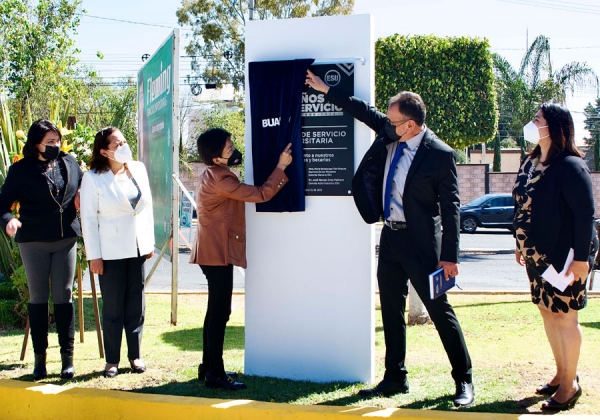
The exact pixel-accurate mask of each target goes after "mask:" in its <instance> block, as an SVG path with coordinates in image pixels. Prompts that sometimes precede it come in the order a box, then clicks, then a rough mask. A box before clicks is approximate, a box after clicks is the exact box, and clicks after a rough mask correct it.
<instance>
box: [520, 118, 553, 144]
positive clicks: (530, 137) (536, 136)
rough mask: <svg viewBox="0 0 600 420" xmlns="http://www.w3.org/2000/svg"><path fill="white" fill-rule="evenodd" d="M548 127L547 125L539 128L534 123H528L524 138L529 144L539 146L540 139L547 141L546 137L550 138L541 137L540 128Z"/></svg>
mask: <svg viewBox="0 0 600 420" xmlns="http://www.w3.org/2000/svg"><path fill="white" fill-rule="evenodd" d="M546 127H548V126H547V125H545V126H543V127H538V126H537V125H535V124H534V123H533V121H529V122H528V123H527V125H525V127H523V137H524V138H525V140H527V141H528V142H529V143H532V144H538V143H539V141H540V139H545V138H546V137H550V136H544V137H540V128H546Z"/></svg>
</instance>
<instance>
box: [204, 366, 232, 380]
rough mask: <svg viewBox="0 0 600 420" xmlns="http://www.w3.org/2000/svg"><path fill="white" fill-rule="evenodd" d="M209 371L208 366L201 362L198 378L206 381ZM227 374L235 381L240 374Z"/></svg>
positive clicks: (226, 373)
mask: <svg viewBox="0 0 600 420" xmlns="http://www.w3.org/2000/svg"><path fill="white" fill-rule="evenodd" d="M207 372H208V368H207V367H206V366H205V365H203V364H202V363H200V365H198V380H199V381H204V380H205V379H206V373H207ZM225 375H227V376H229V377H230V378H231V379H233V380H234V381H235V380H236V379H237V378H238V374H237V373H236V372H225Z"/></svg>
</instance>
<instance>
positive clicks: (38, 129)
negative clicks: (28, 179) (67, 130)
mask: <svg viewBox="0 0 600 420" xmlns="http://www.w3.org/2000/svg"><path fill="white" fill-rule="evenodd" d="M49 131H54V132H55V133H56V134H58V138H59V140H60V141H61V142H62V134H60V130H59V129H58V127H57V126H55V125H54V124H53V123H52V122H51V121H48V120H44V119H40V120H37V121H35V122H34V123H33V124H31V127H29V131H28V132H27V141H26V142H25V146H23V156H24V157H32V158H34V159H37V158H38V156H39V155H40V151H39V150H38V148H37V145H38V144H40V143H41V142H42V140H43V139H44V136H45V135H46V133H48V132H49Z"/></svg>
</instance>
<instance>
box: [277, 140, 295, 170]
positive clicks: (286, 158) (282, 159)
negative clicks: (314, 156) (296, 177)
mask: <svg viewBox="0 0 600 420" xmlns="http://www.w3.org/2000/svg"><path fill="white" fill-rule="evenodd" d="M290 163H292V143H288V145H287V146H286V147H285V149H284V150H283V152H281V155H279V163H278V164H277V167H278V168H279V169H281V170H282V171H285V168H287V167H288V165H289V164H290Z"/></svg>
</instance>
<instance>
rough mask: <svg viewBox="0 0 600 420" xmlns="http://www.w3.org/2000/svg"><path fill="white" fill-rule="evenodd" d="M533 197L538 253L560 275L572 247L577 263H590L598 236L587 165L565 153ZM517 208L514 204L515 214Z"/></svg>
mask: <svg viewBox="0 0 600 420" xmlns="http://www.w3.org/2000/svg"><path fill="white" fill-rule="evenodd" d="M524 164H527V161H526V162H525V163H524ZM513 194H514V193H513ZM530 196H531V230H530V232H529V239H530V240H531V243H532V244H534V245H535V247H536V249H537V250H538V252H539V253H540V254H543V255H545V256H546V260H547V261H548V263H550V264H552V265H553V266H554V268H555V269H556V270H557V271H559V272H560V271H562V269H563V267H564V265H565V261H566V259H567V255H568V254H569V249H571V248H573V249H574V251H575V257H574V259H575V261H588V257H589V254H590V247H591V243H592V237H593V235H594V233H595V232H594V213H595V207H594V193H593V189H592V179H591V177H590V173H589V169H588V167H587V165H586V164H585V162H584V161H583V160H582V159H581V158H579V157H576V156H569V155H567V154H565V153H562V154H561V155H559V156H558V157H557V158H556V159H555V160H554V162H552V164H550V166H548V167H547V168H546V170H545V171H544V174H543V176H542V177H541V178H540V180H539V181H537V182H536V188H535V190H533V191H531V194H530ZM518 205H519V204H518V203H517V202H515V213H516V212H517V208H516V206H518Z"/></svg>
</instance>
